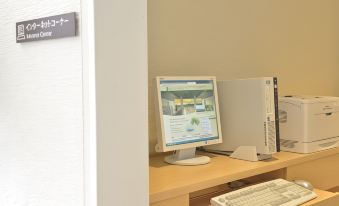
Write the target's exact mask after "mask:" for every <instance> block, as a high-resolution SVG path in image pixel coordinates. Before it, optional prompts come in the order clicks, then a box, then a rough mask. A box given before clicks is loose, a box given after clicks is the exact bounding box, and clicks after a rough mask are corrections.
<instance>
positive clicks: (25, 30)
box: [16, 12, 76, 43]
mask: <svg viewBox="0 0 339 206" xmlns="http://www.w3.org/2000/svg"><path fill="white" fill-rule="evenodd" d="M75 18H76V17H75V12H72V13H67V14H61V15H56V16H50V17H45V18H40V19H33V20H28V21H22V22H17V23H16V43H23V42H30V41H40V40H47V39H58V38H63V37H71V36H75V35H76V33H75V32H76V19H75Z"/></svg>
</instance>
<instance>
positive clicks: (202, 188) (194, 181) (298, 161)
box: [149, 148, 339, 206]
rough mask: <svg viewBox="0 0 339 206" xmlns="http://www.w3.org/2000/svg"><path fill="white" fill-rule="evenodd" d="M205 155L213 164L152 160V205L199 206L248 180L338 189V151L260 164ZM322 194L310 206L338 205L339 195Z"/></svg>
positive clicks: (281, 156)
mask: <svg viewBox="0 0 339 206" xmlns="http://www.w3.org/2000/svg"><path fill="white" fill-rule="evenodd" d="M206 155H208V156H210V157H211V163H209V164H207V165H201V166H177V165H168V164H166V163H164V162H163V156H158V157H154V158H151V159H150V168H149V172H150V203H151V205H152V206H167V205H173V206H174V205H175V206H181V205H182V206H188V205H200V203H201V202H202V203H203V202H204V201H205V200H204V199H206V197H208V195H209V194H213V195H214V196H215V194H217V193H218V192H223V191H225V190H227V188H226V187H227V186H226V183H228V182H231V181H235V180H240V179H246V178H248V179H249V180H251V179H252V180H253V182H255V181H258V180H259V181H262V180H269V179H275V178H285V179H305V180H308V181H310V182H311V183H312V184H313V185H314V186H315V187H316V188H318V189H322V190H324V189H325V190H327V189H330V188H334V187H337V186H339V148H335V149H330V150H325V151H321V152H316V153H312V154H296V153H289V152H280V153H277V154H275V155H274V158H273V159H272V160H269V161H260V162H248V161H243V160H236V159H232V158H229V157H226V156H222V155H215V154H206ZM322 190H317V191H318V193H319V194H320V195H321V197H319V198H317V199H316V200H314V202H313V203H311V205H317V206H318V205H323V204H325V205H326V204H327V203H326V201H327V200H328V201H338V205H339V194H337V193H330V192H325V191H322ZM320 195H319V196H320ZM199 197H201V201H200V200H199ZM207 199H209V198H207ZM199 202H200V203H199ZM203 205H206V206H207V205H208V203H204V204H203Z"/></svg>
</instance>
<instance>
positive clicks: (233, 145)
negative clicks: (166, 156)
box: [204, 77, 280, 161]
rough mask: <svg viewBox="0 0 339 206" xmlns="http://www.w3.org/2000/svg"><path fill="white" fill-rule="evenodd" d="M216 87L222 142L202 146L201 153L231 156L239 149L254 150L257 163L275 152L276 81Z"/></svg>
mask: <svg viewBox="0 0 339 206" xmlns="http://www.w3.org/2000/svg"><path fill="white" fill-rule="evenodd" d="M217 85H218V96H219V106H220V117H221V129H222V134H223V142H222V143H221V144H216V145H211V146H207V147H204V148H205V150H207V151H212V152H217V153H218V152H220V153H227V152H229V153H230V154H231V153H232V152H233V154H234V153H235V152H237V149H240V148H242V149H244V148H245V149H246V148H252V149H253V148H254V151H253V150H252V153H254V154H255V155H258V159H257V160H262V159H268V158H270V156H271V154H273V153H276V152H278V151H279V150H280V145H279V144H280V142H279V117H278V85H277V78H275V77H262V78H253V79H239V80H228V81H218V83H217ZM245 153H246V151H245ZM245 156H246V154H245ZM231 157H232V155H231ZM235 158H237V157H235ZM240 159H242V158H240ZM243 159H246V157H244V158H243ZM248 160H250V159H248ZM257 160H253V161H257ZM251 161H252V160H251Z"/></svg>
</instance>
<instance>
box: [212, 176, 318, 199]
mask: <svg viewBox="0 0 339 206" xmlns="http://www.w3.org/2000/svg"><path fill="white" fill-rule="evenodd" d="M316 197H317V195H316V194H315V193H314V192H312V191H311V190H309V189H306V188H304V187H302V186H300V185H297V184H295V183H293V182H289V181H287V180H283V179H276V180H272V181H268V182H264V183H260V184H256V185H251V186H248V187H246V188H242V189H239V190H236V191H233V192H229V193H226V194H223V195H220V196H217V197H213V198H212V199H211V203H212V205H213V206H296V205H300V204H302V203H304V202H307V201H309V200H311V199H313V198H316Z"/></svg>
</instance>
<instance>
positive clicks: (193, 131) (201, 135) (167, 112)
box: [160, 80, 219, 146]
mask: <svg viewBox="0 0 339 206" xmlns="http://www.w3.org/2000/svg"><path fill="white" fill-rule="evenodd" d="M214 93H215V91H214V82H213V81H212V80H160V94H161V104H162V119H163V125H164V133H165V144H166V146H174V145H180V144H187V143H194V142H201V141H208V140H215V139H218V138H219V134H218V124H217V112H216V104H215V95H214Z"/></svg>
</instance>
